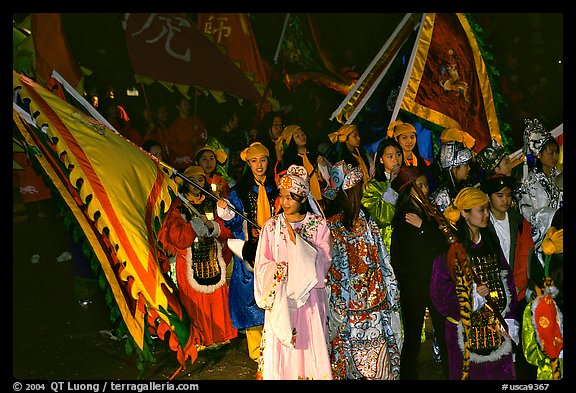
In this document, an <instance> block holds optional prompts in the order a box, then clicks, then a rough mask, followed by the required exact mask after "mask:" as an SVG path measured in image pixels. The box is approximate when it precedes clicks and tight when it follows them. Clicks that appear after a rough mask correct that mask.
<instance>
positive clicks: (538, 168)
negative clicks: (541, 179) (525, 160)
mask: <svg viewBox="0 0 576 393" xmlns="http://www.w3.org/2000/svg"><path fill="white" fill-rule="evenodd" d="M550 145H554V146H556V148H558V151H560V145H558V142H557V141H556V139H554V138H550V139H548V140H547V141H546V143H544V146H542V149H540V153H542V152H543V151H544V149H546V148H547V147H548V146H550ZM534 158H535V162H534V169H535V170H536V171H537V172H543V171H544V168H543V167H542V161H540V159H539V158H538V157H534Z"/></svg>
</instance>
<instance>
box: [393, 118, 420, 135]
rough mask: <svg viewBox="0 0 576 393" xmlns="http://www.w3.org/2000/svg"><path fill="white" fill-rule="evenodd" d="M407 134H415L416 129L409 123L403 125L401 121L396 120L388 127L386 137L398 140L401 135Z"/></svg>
mask: <svg viewBox="0 0 576 393" xmlns="http://www.w3.org/2000/svg"><path fill="white" fill-rule="evenodd" d="M409 132H413V133H416V128H414V126H413V125H412V124H410V123H404V122H403V121H402V120H396V121H395V122H392V123H391V124H390V125H389V126H388V131H387V133H386V135H388V137H390V138H392V137H393V138H398V137H399V136H400V135H402V134H407V133H409Z"/></svg>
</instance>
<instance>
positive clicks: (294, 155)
mask: <svg viewBox="0 0 576 393" xmlns="http://www.w3.org/2000/svg"><path fill="white" fill-rule="evenodd" d="M302 131H303V132H304V133H305V131H304V130H302ZM306 138H308V135H306ZM306 151H307V154H306V155H307V156H308V160H309V161H310V163H311V164H312V165H314V166H315V165H316V161H317V160H318V153H317V152H315V151H313V150H311V149H309V148H308V142H306ZM290 165H300V166H304V160H303V159H302V157H300V156H299V155H298V146H296V142H294V137H292V138H290V142H288V146H287V147H286V150H284V153H283V154H282V159H281V160H280V162H279V163H278V168H277V172H280V171H283V170H286V169H288V168H289V167H290Z"/></svg>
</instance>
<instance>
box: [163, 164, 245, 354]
mask: <svg viewBox="0 0 576 393" xmlns="http://www.w3.org/2000/svg"><path fill="white" fill-rule="evenodd" d="M183 175H184V176H185V177H187V178H189V179H191V180H192V181H194V182H195V183H196V184H198V186H200V187H206V178H205V175H204V171H203V170H202V168H200V167H198V166H190V167H188V168H186V170H185V171H184V173H183ZM177 182H178V183H181V186H180V187H179V196H178V198H176V199H174V201H173V202H172V205H171V206H170V209H169V211H168V213H167V215H166V218H165V219H164V222H163V223H162V227H161V229H160V232H159V234H158V239H159V241H160V243H161V245H162V247H163V248H164V250H166V251H167V252H168V254H170V255H175V256H176V264H175V265H176V266H175V277H176V280H175V281H176V284H177V285H178V291H179V293H180V299H181V300H182V304H183V305H184V307H185V308H186V311H187V313H188V315H189V316H190V319H191V320H192V321H193V323H194V324H195V325H196V326H197V327H198V329H196V330H195V332H194V334H196V335H197V337H195V343H196V345H197V347H198V349H203V348H204V347H209V346H212V347H213V348H214V347H218V346H220V345H222V344H225V343H228V342H229V340H230V339H233V338H235V337H237V336H238V331H237V330H236V329H235V328H234V326H232V320H231V319H230V312H229V308H228V284H227V283H226V262H225V261H224V259H223V258H222V242H224V241H225V240H226V239H228V238H230V237H231V233H230V231H229V230H228V228H226V227H225V226H224V223H223V222H222V220H221V219H220V218H218V217H216V216H215V214H214V213H215V210H216V202H215V200H213V199H211V198H207V197H206V195H205V194H204V193H203V192H202V191H201V190H200V189H198V188H197V187H196V186H194V185H192V184H188V183H184V181H183V180H182V179H180V178H178V179H177Z"/></svg>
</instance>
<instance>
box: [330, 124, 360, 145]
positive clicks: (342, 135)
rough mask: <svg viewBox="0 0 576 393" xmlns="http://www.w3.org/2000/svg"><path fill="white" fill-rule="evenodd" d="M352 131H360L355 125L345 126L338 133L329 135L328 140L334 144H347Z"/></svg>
mask: <svg viewBox="0 0 576 393" xmlns="http://www.w3.org/2000/svg"><path fill="white" fill-rule="evenodd" d="M352 131H358V127H356V126H355V125H353V124H344V125H343V126H342V127H340V129H339V130H338V131H334V132H333V133H331V134H328V138H329V139H330V142H332V143H336V142H342V143H344V142H346V139H348V135H350V134H351V133H352Z"/></svg>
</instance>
